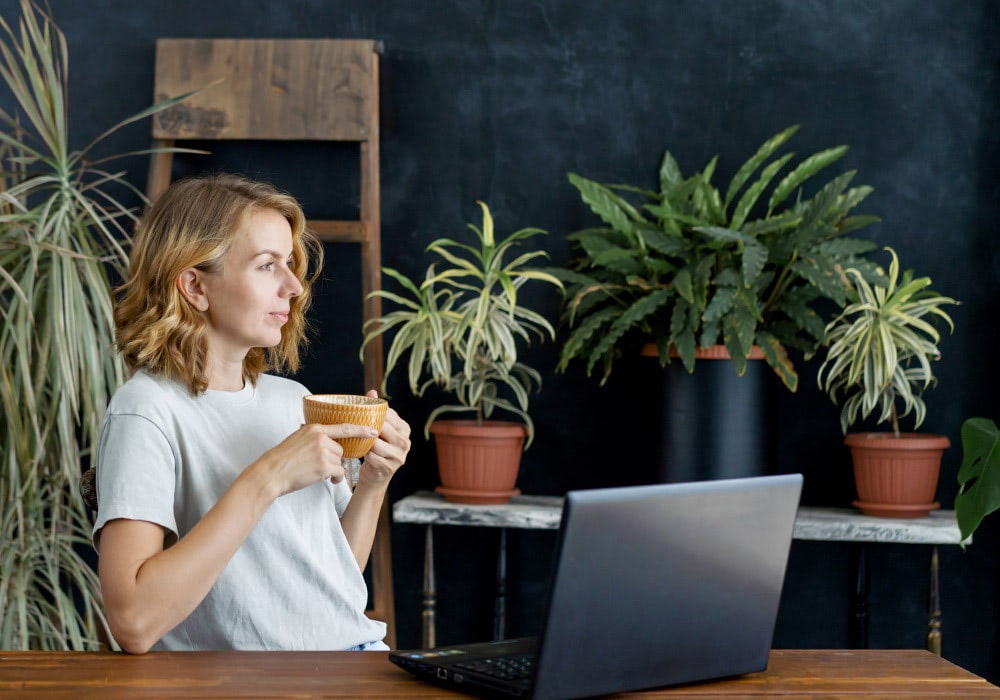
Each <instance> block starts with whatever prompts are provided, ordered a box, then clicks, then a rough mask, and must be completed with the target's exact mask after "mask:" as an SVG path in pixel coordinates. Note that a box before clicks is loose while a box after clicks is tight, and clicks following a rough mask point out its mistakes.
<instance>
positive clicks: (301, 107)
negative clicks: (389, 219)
mask: <svg viewBox="0 0 1000 700" xmlns="http://www.w3.org/2000/svg"><path fill="white" fill-rule="evenodd" d="M380 51H381V45H380V43H379V42H375V41H371V40H361V39H273V40H272V39H159V40H157V42H156V86H155V95H156V99H157V100H160V99H164V98H166V97H167V96H176V95H180V94H183V93H186V92H189V91H192V90H197V91H198V92H197V93H196V94H194V95H193V96H191V97H189V98H188V99H186V100H184V101H183V102H181V103H178V104H177V105H174V106H173V107H171V108H170V109H168V110H165V111H163V112H160V113H158V114H157V115H156V116H155V117H154V119H153V139H154V146H162V147H170V146H173V145H174V144H175V142H176V141H179V140H198V141H205V140H215V139H231V140H237V139H238V140H274V141H347V142H356V143H358V145H359V147H360V183H361V197H360V199H361V207H360V216H359V218H358V219H357V220H351V221H317V220H311V221H309V227H310V228H311V229H312V230H313V231H314V232H315V233H316V234H317V235H318V236H319V237H320V239H322V240H323V241H325V242H329V243H360V244H361V286H362V289H361V293H362V304H363V311H362V317H363V320H364V321H367V320H369V319H372V318H377V317H378V316H380V315H381V313H382V311H381V303H380V300H379V299H377V298H369V296H368V294H369V292H371V291H373V290H376V289H379V288H380V286H381V221H380V212H379V206H380V205H379V202H380V199H379V62H378V57H379V52H380ZM172 165H173V154H172V153H169V152H156V153H154V154H153V156H152V159H151V161H150V168H149V181H148V186H147V194H148V195H149V197H150V198H151V199H155V198H156V197H157V196H158V195H159V194H161V193H162V192H163V191H164V190H165V189H166V188H167V186H168V185H169V184H170V180H171V172H172ZM383 371H384V367H383V351H382V343H381V339H378V340H377V341H373V342H371V343H369V344H368V345H367V346H366V348H365V355H364V381H365V383H364V386H366V387H378V386H381V385H382V376H383ZM389 526H390V518H389V505H388V503H385V504H383V506H382V512H381V514H380V516H379V525H378V530H377V532H376V535H375V544H374V547H373V549H372V556H371V560H370V571H371V584H372V601H373V608H372V609H371V610H369V611H368V615H369V616H370V617H373V618H376V619H379V620H382V621H383V622H385V623H386V625H387V634H386V643H387V644H388V645H389V646H390V647H393V648H395V647H396V626H395V603H394V598H393V590H392V555H391V549H390V542H389Z"/></svg>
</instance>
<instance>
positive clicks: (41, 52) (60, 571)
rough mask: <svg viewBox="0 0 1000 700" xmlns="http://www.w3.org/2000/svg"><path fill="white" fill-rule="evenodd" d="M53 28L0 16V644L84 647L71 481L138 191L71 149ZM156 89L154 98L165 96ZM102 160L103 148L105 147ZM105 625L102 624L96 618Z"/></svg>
mask: <svg viewBox="0 0 1000 700" xmlns="http://www.w3.org/2000/svg"><path fill="white" fill-rule="evenodd" d="M66 64H67V49H66V40H65V38H64V36H63V34H62V33H61V32H60V31H59V28H58V27H57V26H56V25H55V24H54V23H53V22H52V20H51V19H50V18H49V17H48V16H46V15H45V14H44V13H42V12H41V11H39V10H38V9H37V8H36V7H35V6H34V5H33V4H31V3H30V2H29V1H28V0H22V2H21V18H20V21H19V23H18V27H17V29H16V30H15V29H14V28H13V27H11V26H10V25H9V24H8V22H7V21H6V20H4V19H3V18H0V77H2V79H3V86H4V87H5V88H6V90H7V91H8V93H9V95H10V96H11V97H12V99H13V104H14V105H15V108H14V109H13V110H12V111H11V112H6V111H3V110H0V164H2V172H0V542H2V547H0V648H5V649H12V648H15V649H16V648H35V649H57V648H72V649H80V650H84V649H94V648H97V647H98V646H99V645H100V636H99V632H98V627H99V625H104V617H103V614H102V612H101V607H100V591H99V587H98V580H97V576H96V575H95V572H94V571H93V569H92V568H91V567H90V565H89V564H88V562H87V561H86V560H85V559H84V558H83V557H82V556H81V552H82V551H84V550H86V549H89V548H90V546H91V545H90V527H91V523H90V520H89V513H88V511H87V509H86V508H85V506H84V504H83V501H82V499H81V496H80V493H79V490H78V488H77V483H78V480H79V477H80V472H81V468H82V466H83V465H85V464H86V463H87V462H88V461H89V460H90V459H91V458H92V457H93V454H94V448H95V446H96V444H97V435H98V427H99V424H100V419H101V415H102V413H103V411H104V407H105V404H106V403H107V400H108V398H109V396H110V394H111V392H112V391H113V390H114V388H115V387H116V386H117V385H118V384H119V382H121V381H122V379H123V375H124V368H123V366H122V363H121V361H120V359H119V357H118V355H117V353H116V352H115V348H114V326H113V318H112V304H111V288H110V282H109V275H111V274H121V273H122V272H123V270H124V269H125V264H126V256H125V252H124V248H123V244H124V243H125V242H127V241H128V240H129V235H128V226H130V225H131V224H132V222H133V221H134V219H135V215H134V213H133V211H132V210H131V209H130V208H129V207H128V206H126V205H125V204H123V203H122V202H121V201H120V199H119V198H118V197H117V196H116V193H120V192H129V191H131V192H132V194H134V195H135V196H136V197H138V198H139V200H140V201H141V199H142V195H141V193H139V192H138V191H136V190H135V189H134V188H133V187H132V186H131V185H129V183H128V182H127V181H126V180H125V178H124V174H123V173H122V172H113V171H109V170H107V169H105V168H104V167H103V166H102V163H103V162H105V161H102V160H92V159H91V154H92V152H93V150H94V148H95V147H96V145H97V144H98V143H99V142H100V141H101V139H102V138H103V137H104V136H106V135H107V134H108V133H111V132H112V131H114V130H115V129H117V128H119V127H121V126H123V125H124V124H127V123H130V122H132V121H135V120H137V119H140V118H142V117H145V116H147V115H149V114H151V113H153V112H154V111H155V110H156V109H157V108H151V109H149V110H146V111H144V112H142V113H140V114H137V115H135V116H134V117H132V118H130V119H127V120H125V121H123V122H121V123H120V124H118V125H117V126H115V127H114V128H113V129H111V130H109V131H108V132H105V134H103V135H102V136H101V137H99V138H98V139H96V140H95V141H94V142H93V143H91V144H90V145H89V146H87V147H86V148H83V149H81V150H71V149H70V147H69V139H68V130H69V126H68V110H67V104H66V94H67V85H66ZM174 102H176V100H169V101H167V102H165V103H163V104H162V105H161V108H162V107H166V106H169V105H170V104H173V103H174ZM105 160H106V159H105ZM105 629H106V625H105Z"/></svg>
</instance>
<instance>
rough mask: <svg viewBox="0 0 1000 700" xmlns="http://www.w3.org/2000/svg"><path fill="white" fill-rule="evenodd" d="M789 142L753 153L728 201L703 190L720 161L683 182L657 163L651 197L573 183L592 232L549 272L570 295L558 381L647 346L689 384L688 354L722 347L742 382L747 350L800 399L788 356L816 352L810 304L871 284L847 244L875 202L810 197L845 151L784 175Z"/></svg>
mask: <svg viewBox="0 0 1000 700" xmlns="http://www.w3.org/2000/svg"><path fill="white" fill-rule="evenodd" d="M797 129H798V127H797V126H792V127H789V128H787V129H785V130H784V131H782V132H781V133H779V134H777V135H775V136H773V137H772V138H770V139H768V140H767V141H766V142H765V143H764V144H762V145H761V146H760V147H759V148H758V149H757V151H756V152H755V153H754V154H753V155H752V156H751V157H750V158H749V159H748V160H747V161H746V162H745V163H743V165H742V166H740V167H739V168H738V169H737V171H736V174H735V175H734V176H733V177H732V179H731V180H730V182H729V184H728V186H727V187H726V189H725V192H724V193H723V192H721V191H720V190H719V189H716V187H715V186H714V185H713V184H712V177H713V176H714V175H715V171H716V165H717V163H718V157H715V158H712V159H711V161H709V163H708V164H707V165H706V166H705V168H704V169H702V170H701V171H700V172H697V173H695V174H694V175H691V176H690V177H684V175H683V174H682V172H681V169H680V166H679V165H678V164H677V162H676V160H675V159H674V157H673V156H672V155H671V153H670V152H669V151H667V152H666V153H665V154H664V156H663V160H662V162H661V163H660V169H659V188H658V189H657V190H654V191H647V190H643V189H641V188H637V187H633V186H628V185H606V184H600V183H597V182H594V181H592V180H588V179H587V178H585V177H583V176H581V175H578V174H576V173H570V174H569V180H570V182H571V183H572V184H573V185H574V186H575V187H576V188H577V190H579V193H580V196H581V198H582V199H583V201H584V202H585V203H586V204H587V205H588V206H589V207H590V209H591V210H592V211H593V212H594V213H595V214H597V216H598V217H600V219H601V221H602V225H601V226H598V227H593V228H587V229H584V230H581V231H577V232H575V233H573V234H571V235H570V236H569V238H570V240H571V241H572V242H573V244H574V246H575V248H576V250H577V251H578V256H577V257H576V258H575V259H574V260H573V261H571V263H570V264H569V265H568V266H567V269H564V270H558V271H554V274H557V275H558V276H559V277H560V278H561V279H562V280H563V281H564V282H565V283H566V285H567V293H566V301H565V305H564V308H563V320H564V322H565V323H566V325H567V326H568V327H569V335H568V338H567V340H566V342H565V344H564V346H563V349H562V353H561V356H560V360H559V370H560V371H564V370H565V369H566V368H567V367H568V364H569V363H570V361H571V360H573V359H579V360H581V361H583V362H584V363H585V366H586V371H587V374H588V375H590V374H591V373H592V372H593V370H594V369H595V367H597V366H600V367H602V371H603V379H602V382H603V381H604V380H606V379H607V377H608V376H609V374H610V373H611V370H612V366H613V363H614V360H615V358H616V357H617V356H619V355H620V354H622V352H624V351H628V352H635V351H637V350H638V347H639V346H640V345H641V344H643V343H645V342H655V343H656V346H657V352H658V355H659V359H660V362H661V364H666V363H668V362H669V361H670V359H671V356H672V355H674V354H676V356H679V357H680V360H681V362H682V363H683V364H684V367H685V368H686V369H687V370H688V371H693V370H694V362H695V350H696V348H697V347H707V346H710V345H715V344H719V343H722V344H724V345H725V347H726V348H727V350H728V352H729V355H730V357H731V358H732V362H733V365H734V366H735V369H736V371H737V372H738V373H740V374H742V373H743V372H744V371H745V369H746V361H747V357H748V356H749V355H750V353H751V350H752V348H753V346H755V345H756V346H759V347H760V348H761V350H762V351H763V354H764V357H765V358H766V360H767V363H768V364H769V365H770V366H771V367H772V368H773V369H774V370H775V372H777V374H778V375H779V376H780V377H781V380H782V381H783V382H784V383H785V385H786V386H787V387H788V388H789V389H791V390H793V391H794V390H795V389H796V387H797V384H798V375H797V373H796V371H795V368H794V365H793V362H792V360H791V358H790V357H789V350H791V349H794V350H797V351H800V352H802V353H804V354H805V355H806V356H809V355H810V354H811V353H813V352H814V351H815V350H816V348H817V347H818V345H819V344H820V343H821V342H822V341H823V340H824V337H825V336H824V326H825V321H824V319H823V313H824V312H823V310H822V308H821V307H820V304H821V303H822V300H824V299H829V300H832V302H833V305H835V306H834V307H833V308H840V307H842V306H843V304H844V303H845V302H846V299H847V294H848V291H849V287H848V285H847V283H846V281H845V279H844V276H843V274H842V270H843V269H844V268H846V267H855V268H857V269H859V270H862V271H864V272H865V274H867V275H874V274H875V269H874V266H873V265H871V264H870V263H868V262H867V261H866V260H864V259H863V257H862V256H863V255H864V254H865V253H867V252H869V251H871V250H873V249H874V248H875V246H874V244H872V243H870V242H869V241H866V240H862V239H858V238H852V237H849V236H848V234H850V233H852V232H853V231H856V230H858V229H860V228H862V227H864V226H867V225H868V224H870V223H872V222H874V221H877V219H876V218H875V217H873V216H860V215H856V216H851V215H850V212H851V211H852V210H853V209H854V208H855V207H856V206H857V205H858V204H859V203H860V202H861V201H862V200H864V199H865V197H867V196H868V194H869V193H870V192H871V188H870V187H867V186H859V187H851V186H850V184H851V181H852V179H853V177H854V172H853V171H848V172H845V173H842V174H840V175H837V176H836V177H834V178H833V179H831V180H829V181H828V182H826V183H825V184H823V185H822V186H820V187H818V188H816V190H815V191H814V192H813V193H812V194H808V195H807V193H806V185H807V184H808V183H809V181H810V179H811V178H813V177H814V176H816V175H817V174H818V173H819V172H820V171H822V170H824V169H825V168H828V167H829V166H831V165H832V164H834V163H835V162H836V161H838V160H839V159H840V158H841V157H843V155H844V154H845V153H846V151H847V147H846V146H837V147H835V148H829V149H825V150H822V151H820V152H818V153H815V154H813V155H810V156H808V157H807V158H804V159H803V160H801V161H799V162H798V163H797V164H795V165H794V167H793V159H794V156H795V154H794V153H781V152H780V151H781V149H782V147H783V146H784V145H785V143H786V142H787V141H788V140H789V139H790V138H791V137H792V135H793V134H794V133H795V132H796V130H797Z"/></svg>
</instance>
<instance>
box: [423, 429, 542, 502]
mask: <svg viewBox="0 0 1000 700" xmlns="http://www.w3.org/2000/svg"><path fill="white" fill-rule="evenodd" d="M430 430H431V433H433V434H434V444H435V447H436V448H437V458H438V474H439V476H440V477H441V486H439V487H438V488H437V489H436V491H437V492H438V493H440V494H442V495H443V496H444V497H445V498H446V499H447V500H449V501H454V502H456V503H476V504H496V503H507V502H508V501H509V500H510V498H511V496H515V495H517V494H519V493H520V491H519V490H518V489H516V488H514V483H515V482H516V481H517V473H518V470H519V469H520V467H521V452H522V451H523V449H524V439H525V436H526V435H527V429H526V428H525V426H524V425H523V424H521V423H514V422H510V421H483V423H482V425H476V421H473V420H439V421H435V422H434V423H432V424H431V428H430Z"/></svg>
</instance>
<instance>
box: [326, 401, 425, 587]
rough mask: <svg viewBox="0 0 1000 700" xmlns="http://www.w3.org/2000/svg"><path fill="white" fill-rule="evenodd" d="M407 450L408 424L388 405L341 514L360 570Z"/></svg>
mask: <svg viewBox="0 0 1000 700" xmlns="http://www.w3.org/2000/svg"><path fill="white" fill-rule="evenodd" d="M368 395H369V396H377V394H376V392H374V391H369V392H368ZM409 451H410V426H409V424H408V423H407V422H406V421H404V420H403V419H402V418H400V417H399V414H398V413H396V412H395V411H394V410H392V408H389V409H388V410H387V411H386V414H385V421H384V422H383V424H382V433H381V434H380V435H379V439H378V440H376V441H375V445H374V446H373V447H372V449H371V451H369V452H368V454H367V455H365V463H364V464H363V465H362V468H361V474H360V475H359V477H358V483H357V486H355V488H354V495H352V496H351V500H350V502H349V503H348V504H347V508H346V509H345V510H344V514H343V515H342V516H341V518H340V524H341V527H342V528H343V530H344V535H345V536H346V537H347V542H348V543H349V544H350V546H351V552H353V553H354V558H355V560H356V561H357V562H358V568H360V569H361V570H364V568H365V566H366V565H367V564H368V557H369V556H370V555H371V551H372V544H373V543H374V542H375V528H376V526H377V525H378V516H379V512H380V511H381V509H382V501H384V500H385V493H386V491H387V490H388V488H389V482H390V481H391V480H392V477H393V475H394V474H395V473H396V471H397V470H398V469H399V468H400V467H401V466H403V462H405V461H406V455H407V453H409Z"/></svg>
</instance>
